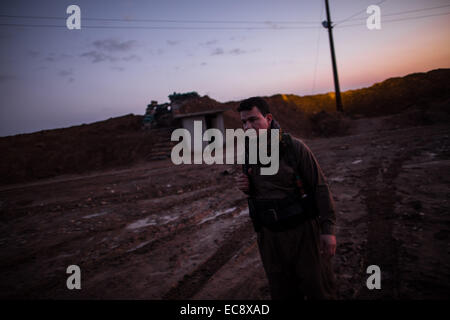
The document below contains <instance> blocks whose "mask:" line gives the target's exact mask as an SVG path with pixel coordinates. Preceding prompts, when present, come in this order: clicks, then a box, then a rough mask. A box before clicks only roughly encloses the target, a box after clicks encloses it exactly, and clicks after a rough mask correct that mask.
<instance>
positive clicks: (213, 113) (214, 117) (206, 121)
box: [174, 109, 225, 152]
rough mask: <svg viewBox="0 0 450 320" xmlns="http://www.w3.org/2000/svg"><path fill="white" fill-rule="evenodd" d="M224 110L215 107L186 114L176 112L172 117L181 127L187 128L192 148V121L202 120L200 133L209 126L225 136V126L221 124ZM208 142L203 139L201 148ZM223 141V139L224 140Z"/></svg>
mask: <svg viewBox="0 0 450 320" xmlns="http://www.w3.org/2000/svg"><path fill="white" fill-rule="evenodd" d="M224 111H225V110H224V109H223V110H220V109H215V110H209V111H200V112H192V113H186V114H176V115H174V119H179V121H180V125H181V127H182V128H184V129H187V130H188V131H189V133H190V134H191V146H192V148H194V121H201V122H202V134H203V133H204V132H205V131H206V130H208V129H211V128H215V129H219V130H220V131H221V132H222V134H223V135H224V136H225V126H224V124H223V112H224ZM209 143H210V142H208V141H203V145H202V150H203V148H204V147H205V146H206V145H208V144H209ZM224 143H225V141H224ZM202 150H196V149H193V150H191V151H193V152H201V151H202Z"/></svg>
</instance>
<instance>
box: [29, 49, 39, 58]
mask: <svg viewBox="0 0 450 320" xmlns="http://www.w3.org/2000/svg"><path fill="white" fill-rule="evenodd" d="M39 55H40V52H38V51H36V50H27V56H29V57H30V58H37V57H38V56H39Z"/></svg>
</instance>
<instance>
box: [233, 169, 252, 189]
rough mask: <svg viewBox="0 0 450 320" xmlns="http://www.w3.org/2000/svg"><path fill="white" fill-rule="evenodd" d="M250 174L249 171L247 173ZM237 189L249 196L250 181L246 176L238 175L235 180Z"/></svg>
mask: <svg viewBox="0 0 450 320" xmlns="http://www.w3.org/2000/svg"><path fill="white" fill-rule="evenodd" d="M250 172H251V169H249V173H250ZM234 180H235V181H236V185H237V187H238V188H239V189H240V190H241V191H242V192H244V193H246V194H249V193H250V181H249V179H248V176H247V175H245V174H243V173H239V174H238V175H237V176H236V177H235V179H234Z"/></svg>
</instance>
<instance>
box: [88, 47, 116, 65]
mask: <svg viewBox="0 0 450 320" xmlns="http://www.w3.org/2000/svg"><path fill="white" fill-rule="evenodd" d="M80 57H86V58H88V59H91V62H92V63H99V62H103V61H110V62H114V61H117V58H116V57H113V56H111V55H108V54H105V53H103V52H100V51H95V50H92V51H89V52H85V53H82V54H81V55H80Z"/></svg>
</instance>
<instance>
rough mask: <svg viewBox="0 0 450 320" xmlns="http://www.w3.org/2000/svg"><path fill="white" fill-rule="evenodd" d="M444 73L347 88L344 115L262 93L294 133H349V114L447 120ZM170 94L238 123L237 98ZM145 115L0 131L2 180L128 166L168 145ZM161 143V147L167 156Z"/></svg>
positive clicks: (189, 107)
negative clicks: (17, 132)
mask: <svg viewBox="0 0 450 320" xmlns="http://www.w3.org/2000/svg"><path fill="white" fill-rule="evenodd" d="M449 78H450V69H438V70H433V71H430V72H427V73H415V74H411V75H408V76H406V77H403V78H392V79H388V80H386V81H383V82H381V83H377V84H375V85H373V86H372V87H370V88H364V89H359V90H350V91H346V92H344V93H343V95H342V99H343V104H344V110H345V116H343V115H341V114H337V113H336V112H335V102H334V94H332V93H328V94H321V95H315V96H304V97H299V96H295V95H284V94H278V95H274V96H271V97H265V99H266V100H267V102H268V103H269V105H270V110H271V112H272V114H273V115H274V118H275V119H277V120H278V122H279V123H280V124H281V126H282V128H283V129H284V130H286V131H287V132H290V133H292V134H294V135H295V136H298V137H303V138H312V137H314V136H325V137H331V136H340V135H345V134H348V131H349V127H350V120H349V118H364V117H367V116H370V117H371V116H382V115H391V114H396V115H395V116H393V117H392V119H388V120H387V123H386V124H387V125H390V126H392V127H393V128H395V127H402V126H410V125H426V124H432V123H436V122H442V121H447V122H448V121H449V120H450V115H449V110H450V108H449V105H450V81H448V80H449ZM175 97H176V98H177V99H175V100H174V103H175V102H176V104H178V106H177V107H178V108H179V110H178V111H182V112H183V113H195V112H199V111H206V110H226V111H225V112H224V124H225V128H240V127H241V121H240V118H239V113H238V112H237V108H238V106H239V101H231V102H227V103H220V102H217V101H215V100H213V99H211V98H210V97H208V96H203V97H200V96H198V95H195V94H188V95H187V98H188V99H184V98H185V95H183V94H180V95H176V96H175ZM181 98H183V99H181ZM180 101H181V102H180ZM183 101H184V102H183ZM175 109H176V108H175V105H174V112H178V111H176V110H175ZM142 120H143V117H142V116H136V115H133V114H130V115H126V116H122V117H117V118H110V119H108V120H105V121H99V122H95V123H92V124H88V125H85V124H83V125H80V126H73V127H70V128H63V129H55V130H44V131H40V132H36V133H32V134H20V135H16V136H10V137H0V148H1V150H4V152H3V156H2V158H1V161H0V174H1V176H2V182H1V184H11V183H17V182H25V181H30V180H35V179H41V178H47V177H52V176H56V175H61V174H68V173H82V172H87V171H93V170H97V169H105V168H112V167H116V166H127V165H131V164H133V163H136V162H138V161H145V160H149V159H152V157H151V156H150V153H151V152H152V146H155V147H156V146H158V148H163V147H165V142H167V144H169V142H170V141H169V140H170V138H169V137H170V135H168V134H167V132H162V133H161V135H158V137H157V139H156V140H157V141H154V140H155V139H154V135H152V134H149V132H146V131H142V130H141V126H142ZM162 129H164V128H162ZM153 133H154V132H153ZM166 149H167V148H164V150H160V151H161V153H164V156H165V154H166V151H167V150H166Z"/></svg>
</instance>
